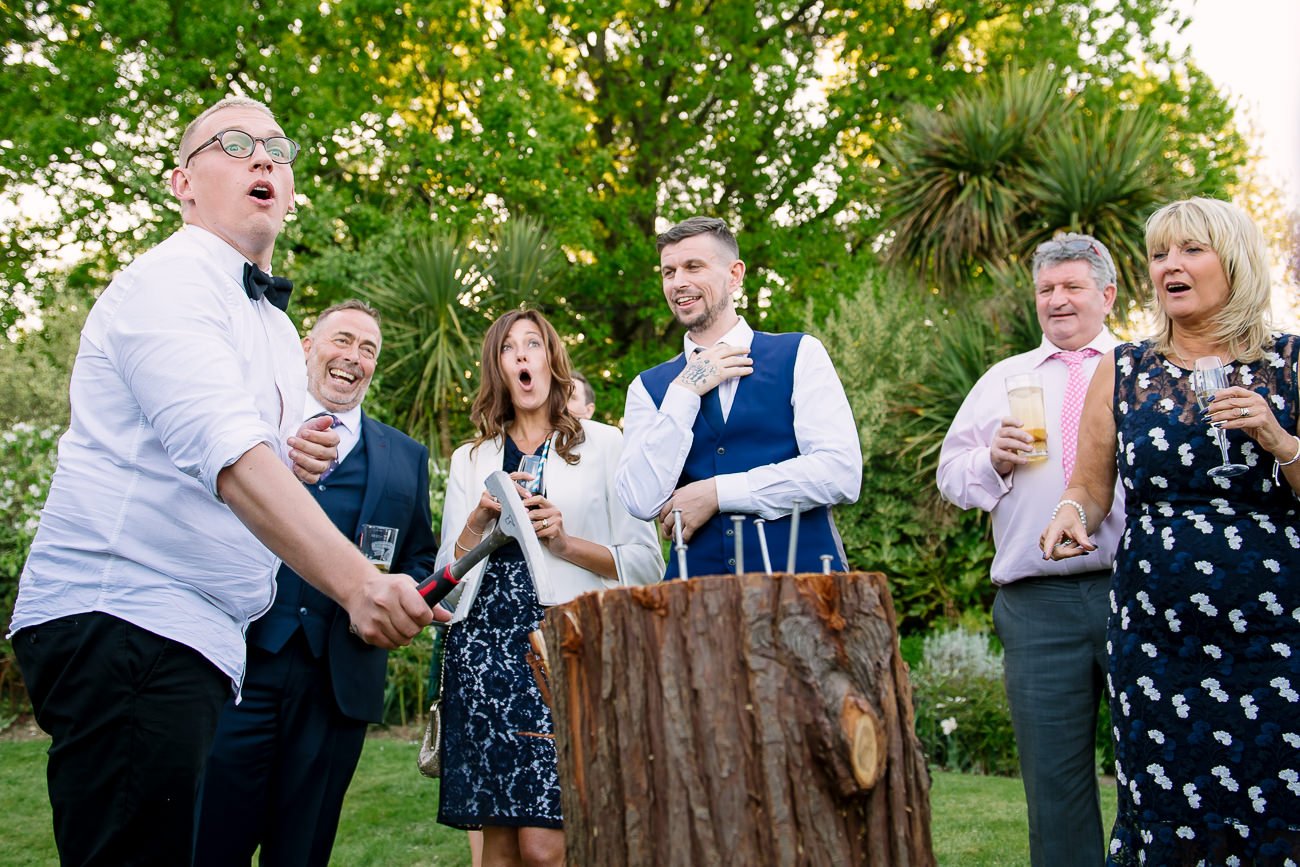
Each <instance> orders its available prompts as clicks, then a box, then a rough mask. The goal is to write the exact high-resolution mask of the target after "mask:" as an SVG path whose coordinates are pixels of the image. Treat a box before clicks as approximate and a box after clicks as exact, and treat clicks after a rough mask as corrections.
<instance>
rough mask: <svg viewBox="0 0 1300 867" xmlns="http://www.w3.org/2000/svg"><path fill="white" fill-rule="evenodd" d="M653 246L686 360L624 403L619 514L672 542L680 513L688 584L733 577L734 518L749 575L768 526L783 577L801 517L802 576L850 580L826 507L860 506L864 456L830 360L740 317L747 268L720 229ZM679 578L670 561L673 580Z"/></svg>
mask: <svg viewBox="0 0 1300 867" xmlns="http://www.w3.org/2000/svg"><path fill="white" fill-rule="evenodd" d="M656 245H657V247H658V250H659V272H660V276H661V278H662V279H663V287H664V297H665V298H666V299H667V300H668V305H669V307H670V309H671V310H672V312H673V316H674V317H675V318H676V320H677V321H678V322H679V323H680V324H681V325H683V326H684V327H685V328H686V335H685V337H684V338H683V352H682V353H681V354H680V355H677V356H675V357H674V358H672V359H671V360H669V361H666V362H664V363H663V364H660V365H658V366H657V367H652V368H651V369H650V370H647V371H644V372H643V373H642V374H641V375H640V376H638V377H637V378H636V380H635V381H633V383H632V385H631V387H630V388H629V389H628V393H627V406H626V408H625V410H624V422H623V424H624V446H623V456H622V459H621V460H620V461H619V466H618V493H619V497H620V498H621V499H622V501H623V505H624V506H626V507H627V509H628V511H629V512H631V513H632V514H633V515H636V516H637V517H639V518H642V519H645V520H649V519H652V518H658V519H659V522H660V527H661V529H662V532H663V534H664V537H665V538H671V537H672V533H673V520H674V519H673V511H674V510H677V509H680V510H681V519H682V536H683V539H684V540H686V541H689V543H690V545H689V552H688V556H687V569H688V570H689V572H690V573H691V574H692V575H720V574H723V573H727V572H732V571H735V569H736V543H737V540H736V537H735V530H734V527H735V523H734V521H733V516H735V515H739V516H742V517H743V518H744V523H743V525H742V526H743V527H744V531H743V557H744V563H745V566H746V570H747V571H757V570H759V569H761V568H762V567H763V560H762V557H761V553H760V550H761V549H760V544H759V528H758V526H757V525H756V524H755V519H762V520H763V522H764V527H763V536H764V539H765V541H766V543H767V550H768V552H769V555H770V560H771V563H772V569H773V571H778V572H780V571H784V570H785V567H786V558H787V552H788V548H789V543H790V527H791V521H790V516H791V514H792V513H793V511H794V509H795V508H796V506H797V507H798V509H799V511H800V522H799V531H798V533H799V535H798V542H797V551H796V559H795V571H797V572H820V571H821V570H822V560H821V557H822V556H823V555H830V556H831V558H832V559H831V566H832V568H833V569H835V570H837V571H842V570H846V569H847V568H848V563H847V562H846V560H845V557H844V546H843V544H842V543H841V541H840V536H839V533H838V532H837V531H836V529H835V521H834V519H833V517H832V515H831V507H832V506H834V505H835V504H837V503H852V502H854V501H855V500H856V499H857V497H858V491H859V489H860V488H861V486H862V450H861V446H860V444H859V442H858V432H857V426H856V425H855V424H854V421H853V413H852V411H851V410H850V409H849V402H848V399H847V398H846V397H845V396H844V387H843V386H842V385H841V384H840V380H839V377H838V376H837V375H836V373H835V366H834V365H833V364H832V363H831V360H830V356H829V355H827V353H826V348H825V347H824V346H822V344H821V341H819V340H818V339H817V338H815V337H812V336H811V335H807V334H798V333H795V334H767V333H764V332H761V331H754V330H753V329H752V328H750V326H749V324H748V323H747V322H746V321H745V320H744V319H743V318H742V317H741V316H739V315H738V314H737V313H736V301H735V299H736V295H737V293H738V292H739V291H740V289H741V284H742V282H743V280H744V277H745V263H744V262H742V261H741V259H740V247H739V245H738V244H737V243H736V238H735V236H734V235H732V233H731V231H730V230H729V229H728V228H727V224H726V223H724V222H723V221H722V220H719V219H715V218H712V217H691V218H690V219H688V220H684V221H683V222H681V223H679V224H677V225H676V226H673V227H672V228H671V229H669V230H668V231H666V232H664V233H663V234H661V235H659V236H658V238H657V239H656ZM680 577H686V576H682V575H679V574H678V564H677V558H676V557H670V558H669V561H668V573H667V578H669V579H672V578H680Z"/></svg>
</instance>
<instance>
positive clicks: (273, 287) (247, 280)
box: [244, 262, 293, 310]
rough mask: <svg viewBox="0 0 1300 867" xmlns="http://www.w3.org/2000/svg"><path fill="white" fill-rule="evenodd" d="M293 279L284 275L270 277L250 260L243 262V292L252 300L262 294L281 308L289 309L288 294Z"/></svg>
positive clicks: (291, 287) (291, 289) (290, 290)
mask: <svg viewBox="0 0 1300 867" xmlns="http://www.w3.org/2000/svg"><path fill="white" fill-rule="evenodd" d="M292 292H293V281H292V280H289V279H287V278H285V277H272V276H271V275H270V274H268V273H266V272H265V271H263V270H262V269H261V268H259V267H257V266H256V265H254V264H253V263H252V262H245V263H244V294H246V295H247V296H248V297H249V298H251V299H253V300H254V301H256V300H258V299H259V298H261V297H262V296H266V300H267V301H270V302H271V303H272V304H274V305H275V306H276V307H279V308H280V309H281V310H288V309H289V295H290V294H291V293H292Z"/></svg>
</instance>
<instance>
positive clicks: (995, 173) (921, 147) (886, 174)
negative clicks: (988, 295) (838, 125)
mask: <svg viewBox="0 0 1300 867" xmlns="http://www.w3.org/2000/svg"><path fill="white" fill-rule="evenodd" d="M1069 110H1070V102H1069V100H1068V99H1067V98H1065V97H1062V96H1061V94H1060V92H1059V89H1058V84H1057V79H1056V76H1055V74H1054V73H1053V72H1052V71H1051V70H1050V69H1047V68H1040V69H1036V70H1033V71H1031V72H1028V73H1022V72H1015V71H1011V70H1007V71H1006V72H1004V73H1003V75H1002V76H1001V78H1000V79H999V80H998V81H997V83H996V85H995V86H988V87H982V88H979V89H977V90H975V91H973V92H971V93H969V94H964V95H960V96H958V97H956V98H955V99H954V100H953V101H952V103H951V104H950V105H948V106H945V107H943V108H941V109H939V110H935V109H932V108H929V107H917V108H914V109H913V110H912V111H911V113H910V114H909V115H908V120H907V122H906V123H905V125H904V127H903V129H902V130H900V131H899V132H898V134H897V135H896V136H895V137H894V138H893V140H892V141H890V142H888V143H885V144H883V145H882V148H881V164H882V165H881V177H882V181H883V183H884V186H885V195H884V201H885V202H886V204H885V209H884V213H883V218H884V219H883V221H884V224H885V225H886V226H887V227H888V229H889V231H891V232H892V233H893V241H892V243H891V244H890V246H889V248H888V251H887V253H886V256H887V259H888V260H889V261H890V262H892V263H906V264H908V265H911V266H913V267H915V268H916V269H917V270H918V272H919V273H921V274H922V275H923V276H925V277H926V278H927V279H929V280H931V281H934V282H936V283H937V284H938V285H939V286H940V287H941V288H953V287H955V286H961V285H963V284H965V283H966V282H967V280H968V278H969V276H970V274H971V272H972V269H973V268H975V267H977V266H980V265H989V264H994V263H1001V262H1004V261H1006V259H1007V257H1008V256H1009V255H1011V254H1012V253H1013V252H1014V251H1015V250H1016V249H1017V247H1018V243H1017V242H1018V241H1019V237H1018V233H1017V227H1018V226H1019V224H1020V223H1021V221H1022V220H1023V218H1024V215H1025V213H1026V212H1027V211H1029V210H1031V209H1032V207H1033V204H1034V203H1033V200H1032V198H1031V197H1030V196H1029V195H1027V193H1026V190H1025V186H1026V180H1027V174H1026V173H1027V170H1028V169H1029V167H1030V166H1031V165H1032V164H1033V163H1034V161H1035V159H1036V155H1037V152H1036V149H1035V142H1036V141H1037V139H1038V138H1039V136H1041V135H1042V134H1043V131H1044V129H1045V128H1046V127H1047V126H1048V124H1049V123H1050V122H1054V121H1056V120H1058V119H1059V118H1060V116H1061V115H1062V114H1063V113H1065V112H1068V111H1069Z"/></svg>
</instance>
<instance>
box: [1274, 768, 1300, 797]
mask: <svg viewBox="0 0 1300 867" xmlns="http://www.w3.org/2000/svg"><path fill="white" fill-rule="evenodd" d="M1277 776H1278V779H1280V780H1283V781H1285V782H1286V787H1287V788H1288V789H1290V790H1291V791H1293V792H1295V793H1296V794H1297V795H1300V774H1297V773H1296V772H1295V770H1293V769H1292V768H1283V769H1282V770H1281V771H1279V772H1278V775H1277Z"/></svg>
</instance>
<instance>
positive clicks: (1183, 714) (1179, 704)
mask: <svg viewBox="0 0 1300 867" xmlns="http://www.w3.org/2000/svg"><path fill="white" fill-rule="evenodd" d="M1173 705H1174V713H1176V714H1178V718H1179V719H1187V714H1188V713H1189V712H1190V711H1191V707H1190V706H1189V705H1188V704H1187V699H1185V698H1183V697H1182V696H1181V695H1176V696H1174V700H1173Z"/></svg>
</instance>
